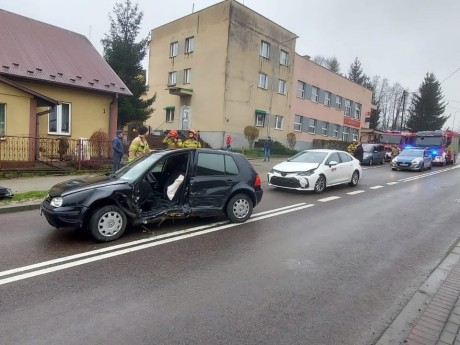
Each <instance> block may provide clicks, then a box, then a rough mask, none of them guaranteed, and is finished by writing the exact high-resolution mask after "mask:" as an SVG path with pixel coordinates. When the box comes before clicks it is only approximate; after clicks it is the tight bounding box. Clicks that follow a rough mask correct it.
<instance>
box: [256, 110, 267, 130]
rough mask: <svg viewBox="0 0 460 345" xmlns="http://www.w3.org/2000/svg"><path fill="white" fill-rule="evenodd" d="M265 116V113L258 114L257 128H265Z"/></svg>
mask: <svg viewBox="0 0 460 345" xmlns="http://www.w3.org/2000/svg"><path fill="white" fill-rule="evenodd" d="M265 115H266V114H264V113H259V112H256V123H255V125H256V127H263V126H264V124H265Z"/></svg>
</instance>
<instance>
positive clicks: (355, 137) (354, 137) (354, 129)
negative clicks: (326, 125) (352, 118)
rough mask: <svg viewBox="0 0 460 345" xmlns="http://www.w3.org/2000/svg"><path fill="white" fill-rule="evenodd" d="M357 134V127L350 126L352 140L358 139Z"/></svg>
mask: <svg viewBox="0 0 460 345" xmlns="http://www.w3.org/2000/svg"><path fill="white" fill-rule="evenodd" d="M358 135H359V131H358V129H357V128H352V130H351V137H352V140H353V139H354V140H356V141H358Z"/></svg>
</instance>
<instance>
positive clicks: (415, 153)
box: [390, 148, 433, 171]
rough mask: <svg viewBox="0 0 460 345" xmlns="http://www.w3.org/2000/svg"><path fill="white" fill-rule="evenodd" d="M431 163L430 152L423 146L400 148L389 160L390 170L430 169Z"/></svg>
mask: <svg viewBox="0 0 460 345" xmlns="http://www.w3.org/2000/svg"><path fill="white" fill-rule="evenodd" d="M432 165H433V163H432V158H431V155H430V153H429V152H428V151H427V150H426V149H423V148H407V149H404V150H402V151H401V152H400V153H399V155H397V156H396V157H395V158H393V160H392V161H391V164H390V166H391V170H418V171H423V170H425V169H431V167H432Z"/></svg>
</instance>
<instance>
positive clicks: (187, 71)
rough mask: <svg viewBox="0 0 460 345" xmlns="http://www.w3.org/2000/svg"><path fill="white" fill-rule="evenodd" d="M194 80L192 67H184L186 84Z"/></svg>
mask: <svg viewBox="0 0 460 345" xmlns="http://www.w3.org/2000/svg"><path fill="white" fill-rule="evenodd" d="M191 82H192V69H191V68H186V69H184V84H190V83H191Z"/></svg>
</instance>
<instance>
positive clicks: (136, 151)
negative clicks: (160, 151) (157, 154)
mask: <svg viewBox="0 0 460 345" xmlns="http://www.w3.org/2000/svg"><path fill="white" fill-rule="evenodd" d="M148 131H149V130H148V129H147V127H145V126H140V127H139V128H138V129H137V133H138V136H137V137H136V138H134V140H133V141H132V142H131V145H129V156H128V162H132V161H133V160H135V159H137V158H140V157H142V156H143V155H145V154H147V153H149V152H150V147H149V143H148V142H147V139H146V136H147V132H148Z"/></svg>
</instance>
